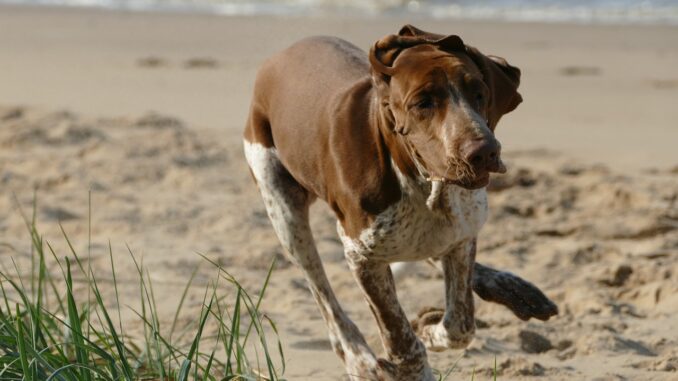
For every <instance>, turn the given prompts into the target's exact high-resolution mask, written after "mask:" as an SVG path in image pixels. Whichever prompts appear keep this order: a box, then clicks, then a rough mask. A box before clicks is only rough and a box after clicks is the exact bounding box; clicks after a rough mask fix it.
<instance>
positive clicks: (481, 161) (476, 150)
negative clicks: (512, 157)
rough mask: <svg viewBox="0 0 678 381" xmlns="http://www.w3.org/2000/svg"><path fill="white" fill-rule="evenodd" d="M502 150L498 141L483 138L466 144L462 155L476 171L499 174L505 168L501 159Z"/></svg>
mask: <svg viewBox="0 0 678 381" xmlns="http://www.w3.org/2000/svg"><path fill="white" fill-rule="evenodd" d="M500 150H501V146H500V145H499V142H498V141H497V139H495V138H482V139H476V140H472V141H470V142H469V143H467V144H465V145H464V147H463V151H462V155H464V159H466V162H467V163H469V164H471V166H472V167H473V169H474V170H476V171H488V172H499V171H501V168H502V167H503V164H502V163H501V160H500V158H499V152H500Z"/></svg>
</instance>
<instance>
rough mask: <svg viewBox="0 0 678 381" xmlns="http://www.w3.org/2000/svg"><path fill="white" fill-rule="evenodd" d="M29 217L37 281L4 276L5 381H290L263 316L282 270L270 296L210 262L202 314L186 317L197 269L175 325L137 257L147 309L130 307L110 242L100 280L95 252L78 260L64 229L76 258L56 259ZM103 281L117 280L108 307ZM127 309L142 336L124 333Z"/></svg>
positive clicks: (0, 350)
mask: <svg viewBox="0 0 678 381" xmlns="http://www.w3.org/2000/svg"><path fill="white" fill-rule="evenodd" d="M17 204H18V203H17ZM33 209H34V210H35V209H36V208H35V201H34V205H33ZM22 215H23V217H24V220H25V222H26V228H27V230H28V232H29V233H30V239H31V270H30V271H29V272H28V274H29V275H28V276H27V275H26V273H22V272H21V271H20V268H19V266H18V265H17V263H16V262H15V261H14V258H12V261H11V267H12V268H11V269H8V268H7V267H8V266H3V267H2V269H0V289H1V290H0V291H1V292H2V297H1V298H0V379H1V380H4V381H14V380H17V381H19V380H25V381H45V380H46V381H51V380H55V381H56V380H59V381H100V380H105V381H117V380H124V381H131V380H163V381H175V380H177V381H178V380H181V381H184V380H201V381H208V380H209V381H214V380H220V381H221V380H282V379H283V378H282V376H283V374H284V370H285V368H284V363H285V359H284V355H283V352H282V345H281V343H280V341H279V339H278V337H277V336H278V335H277V329H276V326H275V324H274V323H273V321H271V320H270V319H269V318H268V317H267V316H266V315H265V314H263V313H262V312H261V310H260V308H261V303H262V300H263V298H264V295H265V292H266V288H267V286H268V282H269V279H270V276H271V272H272V270H273V268H274V266H275V262H272V263H271V267H270V268H269V271H268V274H267V276H266V278H265V280H264V282H263V284H262V286H261V290H260V291H259V292H258V293H257V294H256V295H250V294H249V293H248V292H247V291H246V290H245V289H244V288H243V287H242V285H241V284H240V283H239V282H238V280H237V279H235V278H234V277H233V276H232V275H231V274H229V273H228V272H227V271H226V270H225V269H223V268H222V267H221V266H220V265H219V264H218V263H217V262H215V261H213V260H211V259H209V258H207V257H206V256H204V255H201V256H202V258H203V259H204V261H205V262H207V263H208V264H209V265H210V266H214V267H215V269H216V271H215V272H216V273H217V274H218V275H217V276H215V279H214V280H213V281H210V282H208V285H207V286H206V287H205V290H204V294H203V297H202V303H201V307H200V308H199V311H185V310H186V308H188V307H186V303H185V301H186V297H187V294H188V291H189V290H190V289H191V288H192V287H195V285H194V277H195V275H196V271H197V269H196V271H193V273H192V275H190V277H188V279H187V280H186V285H185V287H184V290H183V293H182V294H181V296H180V297H178V299H177V305H178V307H177V309H176V312H175V313H174V316H173V318H172V319H171V322H168V321H167V320H166V319H162V318H161V316H160V313H159V312H158V309H157V307H156V300H155V296H154V292H153V282H152V281H151V277H150V275H149V271H148V269H147V268H145V267H144V265H143V261H141V260H139V259H138V258H137V256H136V255H134V253H133V252H132V250H131V249H129V248H127V251H128V254H129V256H130V260H132V261H134V266H135V268H136V274H135V276H136V278H137V280H138V293H139V300H135V301H124V300H122V298H121V294H120V292H119V287H121V286H122V285H121V282H120V280H119V278H118V276H117V273H116V270H115V263H114V261H113V258H114V257H113V250H112V248H111V245H110V243H109V245H108V256H109V259H110V267H111V269H110V273H109V274H95V272H94V271H93V270H92V268H91V266H90V261H89V260H88V259H89V258H88V257H87V256H88V255H89V253H87V256H81V255H79V254H78V253H77V252H76V250H75V249H74V245H73V244H72V243H71V241H70V239H69V237H68V235H67V234H66V232H65V231H64V229H63V228H62V229H61V231H62V233H63V239H64V240H65V242H66V243H67V246H68V248H69V252H68V253H57V252H55V250H54V249H53V246H52V245H50V243H49V242H46V241H45V240H43V237H42V236H41V234H40V232H39V231H38V229H37V227H36V217H35V212H34V213H33V215H32V218H27V216H26V215H25V214H24V213H23V212H22ZM90 231H91V230H90ZM88 247H89V246H88ZM22 274H23V275H22ZM104 276H106V277H107V279H112V281H111V283H112V286H113V287H112V290H111V289H110V288H107V290H108V292H107V293H106V294H105V295H109V297H108V299H107V298H106V297H105V296H104V293H103V292H102V288H101V287H100V285H101V284H102V283H103V282H101V281H98V280H97V279H98V278H97V277H104ZM76 278H77V280H78V289H77V291H74V288H75V286H74V279H76ZM81 283H83V284H84V287H81ZM107 283H108V282H107ZM106 287H109V284H106ZM113 291H114V293H113ZM225 294H228V295H235V296H231V297H229V298H226V297H225V296H224V295H225ZM111 295H114V296H111ZM134 299H136V298H134ZM128 302H129V303H130V304H133V305H138V306H139V307H138V308H132V307H128V308H130V309H132V311H133V314H134V316H136V321H133V322H131V324H135V325H136V326H137V327H138V326H139V325H141V326H142V327H143V335H142V336H143V337H131V336H130V335H129V334H128V333H127V332H128V331H126V327H125V325H127V324H130V322H128V321H125V323H124V324H123V319H122V317H121V312H120V308H122V307H120V306H125V305H127V304H125V303H128ZM111 306H113V307H111ZM187 312H190V314H191V315H192V316H194V317H195V318H194V319H189V321H188V322H186V321H185V320H186V319H184V320H182V319H180V318H179V317H180V316H182V315H186V314H187ZM182 321H183V323H182ZM167 326H169V328H167ZM267 333H268V336H275V338H274V339H271V338H267ZM273 352H277V353H275V354H274V353H273ZM274 358H275V359H276V360H274Z"/></svg>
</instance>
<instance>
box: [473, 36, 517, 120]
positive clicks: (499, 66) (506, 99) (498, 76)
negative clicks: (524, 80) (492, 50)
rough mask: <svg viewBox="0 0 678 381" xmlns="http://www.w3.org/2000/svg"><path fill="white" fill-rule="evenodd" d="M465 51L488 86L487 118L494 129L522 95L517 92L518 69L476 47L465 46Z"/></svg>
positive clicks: (514, 107) (513, 108)
mask: <svg viewBox="0 0 678 381" xmlns="http://www.w3.org/2000/svg"><path fill="white" fill-rule="evenodd" d="M466 53H467V54H468V55H469V57H471V59H472V60H473V62H475V64H476V65H477V66H478V69H480V72H481V73H482V74H483V80H484V81H485V84H487V86H488V87H489V88H490V94H491V95H490V99H489V102H490V103H489V107H488V115H487V120H488V122H489V127H490V129H491V130H493V131H494V129H495V127H496V126H497V123H498V122H499V119H501V117H502V116H503V115H504V114H508V113H509V112H511V111H513V110H515V109H516V107H518V105H519V104H520V103H521V102H522V101H523V97H522V96H521V95H520V93H519V92H518V86H519V85H520V69H518V68H517V67H515V66H511V65H510V64H509V63H508V62H506V60H505V59H503V58H501V57H496V56H486V55H484V54H482V53H481V52H480V51H478V49H476V48H473V47H470V46H467V47H466Z"/></svg>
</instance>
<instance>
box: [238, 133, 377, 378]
mask: <svg viewBox="0 0 678 381" xmlns="http://www.w3.org/2000/svg"><path fill="white" fill-rule="evenodd" d="M244 150H245V158H246V159H247V163H248V165H249V167H250V169H251V171H252V175H253V177H254V179H255V181H256V183H257V186H258V188H259V192H260V193H261V197H262V199H263V200H264V205H265V206H266V212H267V213H268V217H269V219H270V220H271V223H272V224H273V229H274V230H275V233H276V235H277V236H278V239H279V240H280V243H281V244H282V246H283V247H284V248H285V251H286V252H287V253H288V255H289V257H290V259H291V260H292V262H294V263H295V264H297V265H298V266H299V267H301V269H302V270H303V271H304V276H305V277H306V280H307V281H308V284H309V288H310V289H311V292H312V294H313V296H314V298H315V299H316V302H317V303H318V305H319V306H320V312H321V313H322V315H323V318H324V319H325V321H326V323H327V326H328V329H329V336H330V342H331V343H332V347H333V349H334V351H335V353H337V355H338V356H339V357H340V358H341V359H342V361H343V362H344V364H345V366H346V370H347V372H348V374H349V375H353V376H356V379H358V378H360V379H364V377H368V379H369V378H370V377H371V378H372V379H388V377H383V376H380V375H379V373H378V371H379V366H378V364H377V359H376V356H375V355H374V353H372V351H371V350H370V348H369V346H368V345H367V344H366V342H365V339H364V337H363V336H362V334H361V333H360V331H358V328H357V327H356V326H355V325H354V324H353V322H352V321H351V320H350V319H349V318H348V316H346V313H345V312H344V311H343V309H342V308H341V306H340V305H339V302H338V301H337V299H336V297H335V295H334V292H333V291H332V288H331V286H330V283H329V281H328V279H327V275H326V274H325V270H324V268H323V266H322V262H321V261H320V257H319V256H318V252H317V250H316V246H315V243H314V241H313V235H312V233H311V228H310V226H309V222H308V209H309V206H310V204H311V203H312V202H313V201H314V199H313V197H312V196H311V195H309V194H308V192H307V191H306V190H304V189H303V188H302V187H301V186H300V185H299V184H297V183H296V182H295V181H294V180H293V179H292V177H291V176H290V175H289V173H288V172H287V170H286V169H285V168H284V167H283V165H282V163H281V162H280V160H279V159H278V154H277V151H276V149H275V148H265V147H264V146H262V145H260V144H258V143H250V142H248V141H245V142H244Z"/></svg>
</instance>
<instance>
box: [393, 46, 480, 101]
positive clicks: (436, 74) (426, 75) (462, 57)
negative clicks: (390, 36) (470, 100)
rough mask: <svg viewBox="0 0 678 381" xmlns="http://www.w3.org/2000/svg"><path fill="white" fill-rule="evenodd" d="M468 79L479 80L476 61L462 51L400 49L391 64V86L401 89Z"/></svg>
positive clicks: (421, 47) (422, 48)
mask: <svg viewBox="0 0 678 381" xmlns="http://www.w3.org/2000/svg"><path fill="white" fill-rule="evenodd" d="M470 78H478V79H480V80H482V78H483V77H482V73H481V71H480V69H479V68H478V66H477V65H476V64H475V62H474V61H473V60H472V59H471V58H470V57H469V56H468V55H467V54H466V53H465V52H462V51H454V52H448V51H443V50H441V49H439V48H437V47H435V46H433V45H428V44H424V45H419V46H415V47H412V48H409V49H405V50H403V52H402V53H401V54H399V55H398V57H397V58H396V59H395V61H394V62H393V76H392V83H391V85H392V86H393V87H394V88H400V89H401V90H405V91H407V90H416V89H417V87H420V86H423V85H426V84H430V83H431V82H447V83H453V84H454V83H460V82H463V81H468V80H469V79H470Z"/></svg>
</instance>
